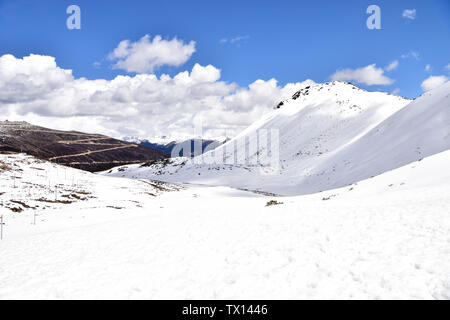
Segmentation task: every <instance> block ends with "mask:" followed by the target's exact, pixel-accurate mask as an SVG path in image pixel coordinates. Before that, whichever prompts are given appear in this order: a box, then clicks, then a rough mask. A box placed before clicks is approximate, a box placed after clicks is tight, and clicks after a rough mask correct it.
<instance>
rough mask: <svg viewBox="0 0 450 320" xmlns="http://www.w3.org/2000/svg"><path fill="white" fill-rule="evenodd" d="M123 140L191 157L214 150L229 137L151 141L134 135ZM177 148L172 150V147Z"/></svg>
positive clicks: (179, 155) (178, 155)
mask: <svg viewBox="0 0 450 320" xmlns="http://www.w3.org/2000/svg"><path fill="white" fill-rule="evenodd" d="M123 140H125V141H128V142H134V143H137V144H139V145H141V146H144V147H147V148H151V149H156V150H159V151H162V152H164V153H167V154H169V155H171V156H172V152H175V154H174V156H176V157H187V158H192V157H195V156H199V155H201V154H203V153H204V152H208V151H211V150H214V149H215V148H217V147H218V146H220V145H222V144H224V143H225V142H227V141H228V140H229V139H226V140H225V141H223V142H220V141H218V140H210V139H187V140H183V141H175V140H174V141H170V142H151V141H149V140H147V139H140V138H136V137H125V138H123ZM196 145H198V146H199V147H198V150H196V148H195V146H196ZM175 148H177V150H175V151H174V149H175Z"/></svg>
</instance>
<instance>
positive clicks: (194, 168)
mask: <svg viewBox="0 0 450 320" xmlns="http://www.w3.org/2000/svg"><path fill="white" fill-rule="evenodd" d="M449 93H450V83H449V82H447V83H446V84H444V85H443V86H441V87H440V88H436V89H435V90H432V91H430V92H427V93H426V94H424V95H422V96H421V97H419V98H417V99H415V100H409V99H406V98H402V97H398V96H394V95H391V94H387V93H382V92H370V91H366V90H362V89H359V88H357V87H356V86H354V85H351V84H349V83H344V82H338V81H334V82H330V83H326V84H317V85H312V86H309V87H305V88H303V89H302V90H300V91H298V92H297V93H295V94H294V95H293V97H292V98H291V99H289V100H286V101H283V102H282V103H280V104H278V106H277V107H275V109H274V110H273V111H271V112H269V113H268V114H266V115H264V116H263V117H262V118H261V119H259V120H257V121H256V122H255V123H253V124H252V125H251V126H249V127H248V128H247V129H245V130H244V131H243V132H242V133H240V134H239V135H238V136H236V137H235V138H233V139H232V140H230V141H229V142H227V143H226V144H224V145H222V146H220V147H218V148H216V149H215V150H214V151H212V152H208V153H205V154H204V155H202V157H201V158H199V157H197V158H195V159H194V161H188V159H184V158H177V159H171V160H170V161H164V162H153V163H148V164H146V165H145V166H140V165H131V166H127V167H126V168H122V169H121V171H120V172H117V169H113V170H112V172H110V174H112V175H117V176H125V177H139V178H150V179H159V180H163V181H171V182H187V183H193V184H205V185H217V186H219V185H222V186H231V187H235V188H240V189H250V190H255V191H264V192H270V193H274V194H280V195H299V194H308V193H314V192H319V191H323V190H329V189H333V188H339V187H343V186H346V185H349V184H352V183H354V182H357V181H360V180H363V179H367V178H370V177H372V176H376V175H378V174H381V173H383V172H386V171H389V170H392V169H395V168H398V167H400V166H402V165H406V164H408V163H411V162H414V161H417V160H420V159H422V158H423V157H426V156H430V155H432V154H435V153H439V152H442V151H445V150H448V149H450V141H449V138H448V137H449V135H450V132H449V128H450V115H449V110H450V108H449V105H450V100H449ZM264 130H266V131H267V132H270V131H271V130H276V131H277V132H278V133H279V162H278V163H279V170H270V168H267V167H265V166H263V165H255V163H258V159H259V158H260V157H261V154H263V153H265V152H266V150H265V148H264V147H265V146H264V145H263V146H262V147H261V145H259V144H258V143H259V141H260V140H259V138H258V132H261V131H264ZM255 145H257V146H258V147H257V148H255ZM221 157H223V159H233V158H234V163H229V162H227V161H224V162H222V163H220V161H219V162H217V161H215V160H218V159H219V160H220V159H221Z"/></svg>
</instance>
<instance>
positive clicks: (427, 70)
mask: <svg viewBox="0 0 450 320" xmlns="http://www.w3.org/2000/svg"><path fill="white" fill-rule="evenodd" d="M425 71H426V72H430V71H431V66H430V65H429V64H427V65H426V66H425Z"/></svg>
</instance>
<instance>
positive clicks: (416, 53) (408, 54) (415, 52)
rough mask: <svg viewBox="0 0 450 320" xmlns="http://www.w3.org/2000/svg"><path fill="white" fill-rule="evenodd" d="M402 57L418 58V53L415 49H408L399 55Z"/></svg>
mask: <svg viewBox="0 0 450 320" xmlns="http://www.w3.org/2000/svg"><path fill="white" fill-rule="evenodd" d="M401 57H402V59H407V58H413V59H415V60H420V55H419V53H418V52H417V51H413V50H411V51H409V52H408V53H404V54H402V55H401Z"/></svg>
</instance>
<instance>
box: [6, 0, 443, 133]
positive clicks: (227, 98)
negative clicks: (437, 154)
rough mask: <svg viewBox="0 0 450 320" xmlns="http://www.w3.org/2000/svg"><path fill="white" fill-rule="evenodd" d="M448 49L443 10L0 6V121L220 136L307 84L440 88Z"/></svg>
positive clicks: (405, 90) (79, 0)
mask: <svg viewBox="0 0 450 320" xmlns="http://www.w3.org/2000/svg"><path fill="white" fill-rule="evenodd" d="M70 5H77V6H78V7H79V8H80V9H81V29H80V30H69V29H68V28H67V24H66V21H67V19H68V18H69V16H70V14H67V12H66V10H67V8H68V7H69V6H70ZM370 5H377V6H378V7H379V8H380V10H381V29H379V30H378V29H375V30H369V28H368V27H367V24H366V21H367V19H368V18H369V16H370V14H367V13H366V10H367V8H368V7H369V6H370ZM449 39H450V1H448V0H429V1H423V0H409V1H402V0H396V1H393V0H389V1H375V0H371V1H364V0H344V1H299V0H297V1H270V2H269V1H234V0H227V1H136V0H128V1H112V0H108V1H103V0H95V1H93V0H89V1H88V0H71V1H63V0H58V1H56V0H55V1H49V0H40V1H31V0H29V1H25V0H14V1H10V0H0V117H1V118H2V119H9V120H25V121H28V122H32V123H34V124H38V125H43V126H46V127H52V128H55V129H73V130H79V131H85V132H95V133H103V134H107V135H110V136H113V137H117V138H120V137H124V136H139V137H143V138H149V139H156V138H159V137H169V136H170V137H173V138H183V137H187V136H190V135H192V131H193V130H192V127H193V123H194V122H196V121H201V122H203V126H204V133H203V135H204V137H205V138H217V137H231V136H234V135H235V134H237V133H238V132H240V131H241V130H243V129H245V128H246V127H247V126H248V125H250V124H252V123H253V122H254V121H256V120H257V119H259V118H260V117H261V116H262V115H263V114H265V113H267V112H269V111H270V110H272V109H273V107H274V106H275V105H276V104H277V103H278V102H279V101H280V100H283V99H287V98H289V97H290V96H292V94H293V93H295V92H296V91H297V90H299V89H300V88H302V87H304V86H307V85H310V84H312V83H313V81H314V82H327V81H330V80H342V81H350V82H352V83H354V84H356V85H358V86H360V87H362V88H365V89H369V90H373V91H378V90H381V91H385V92H389V93H395V94H398V95H403V96H405V97H408V98H415V97H418V96H419V95H421V94H422V93H423V92H424V91H427V90H431V89H432V88H434V87H436V86H438V85H440V84H442V83H443V82H446V81H448V80H449V78H450V41H449Z"/></svg>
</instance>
